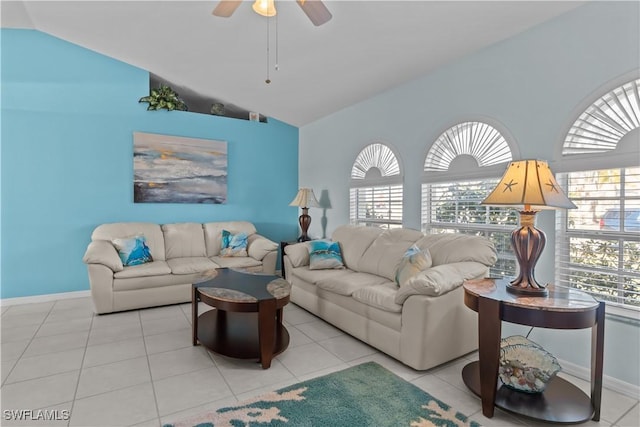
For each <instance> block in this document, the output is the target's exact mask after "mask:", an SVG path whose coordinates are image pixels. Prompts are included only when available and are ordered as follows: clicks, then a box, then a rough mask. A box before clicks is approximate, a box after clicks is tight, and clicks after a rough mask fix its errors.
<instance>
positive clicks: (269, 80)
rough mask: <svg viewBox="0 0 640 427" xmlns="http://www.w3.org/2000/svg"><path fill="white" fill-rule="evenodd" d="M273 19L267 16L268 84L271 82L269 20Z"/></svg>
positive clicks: (266, 81)
mask: <svg viewBox="0 0 640 427" xmlns="http://www.w3.org/2000/svg"><path fill="white" fill-rule="evenodd" d="M270 20H271V19H270V18H267V79H266V80H265V81H264V82H265V83H266V84H269V83H271V79H270V78H269V68H270V66H269V21H270Z"/></svg>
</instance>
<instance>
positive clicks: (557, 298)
mask: <svg viewBox="0 0 640 427" xmlns="http://www.w3.org/2000/svg"><path fill="white" fill-rule="evenodd" d="M507 283H508V280H507V279H475V280H467V281H465V282H464V284H463V287H464V290H465V292H466V293H468V294H471V295H473V296H476V297H484V298H490V299H493V300H496V301H500V302H502V303H503V304H507V305H512V306H515V307H523V308H528V309H537V310H551V311H574V312H575V311H587V310H593V309H595V308H597V307H598V305H599V304H600V303H599V302H598V301H596V299H595V298H593V297H592V296H591V295H589V294H587V293H586V292H582V291H579V290H577V289H570V288H564V287H563V288H560V287H556V286H554V285H553V284H550V285H548V289H549V295H547V296H529V295H516V294H512V293H510V292H509V291H507V289H506V284H507Z"/></svg>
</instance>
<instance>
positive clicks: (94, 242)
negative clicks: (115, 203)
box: [83, 221, 278, 313]
mask: <svg viewBox="0 0 640 427" xmlns="http://www.w3.org/2000/svg"><path fill="white" fill-rule="evenodd" d="M222 230H227V231H229V232H231V233H232V234H235V233H240V232H243V233H246V234H247V236H248V239H247V240H248V245H247V256H240V257H222V256H220V251H221V239H222ZM136 235H143V236H144V237H145V239H146V244H147V246H148V247H149V250H150V252H151V256H152V257H153V261H152V262H148V263H145V264H142V265H134V266H130V267H125V266H123V264H122V261H121V259H120V257H119V256H118V252H117V250H116V248H115V246H114V245H113V241H114V239H119V238H124V237H131V236H136ZM277 253H278V245H277V244H276V243H275V242H272V241H271V240H269V239H267V238H265V237H262V236H260V235H259V234H256V228H255V227H254V225H253V224H252V223H250V222H244V221H233V222H209V223H206V224H200V223H177V224H163V225H159V224H152V223H143V222H123V223H113V224H102V225H100V226H98V227H97V228H96V229H95V230H94V231H93V233H92V234H91V243H89V247H88V248H87V251H86V253H85V255H84V258H83V261H84V262H85V264H87V268H88V270H89V283H90V285H91V296H92V298H93V304H94V308H95V311H96V312H97V313H111V312H113V311H122V310H131V309H135V308H143V307H153V306H157V305H164V304H176V303H182V302H187V301H190V300H191V284H192V283H193V282H194V281H195V280H197V278H198V277H201V274H202V273H203V272H205V271H207V270H212V269H215V268H220V267H235V268H244V269H247V270H250V271H256V272H265V273H269V274H274V272H275V266H276V259H277Z"/></svg>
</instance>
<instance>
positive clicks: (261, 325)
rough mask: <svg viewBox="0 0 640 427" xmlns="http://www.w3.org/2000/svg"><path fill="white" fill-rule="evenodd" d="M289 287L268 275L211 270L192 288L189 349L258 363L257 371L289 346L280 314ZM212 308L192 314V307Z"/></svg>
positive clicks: (276, 277) (232, 270) (267, 366)
mask: <svg viewBox="0 0 640 427" xmlns="http://www.w3.org/2000/svg"><path fill="white" fill-rule="evenodd" d="M290 293H291V285H290V284H289V283H288V282H287V281H286V280H283V279H282V278H280V277H278V276H273V275H267V274H259V273H249V272H246V271H241V270H235V269H230V268H219V269H217V270H215V271H212V272H211V273H210V274H209V275H208V277H203V281H200V282H198V283H194V284H193V287H192V295H191V304H192V306H191V307H192V308H191V310H192V340H193V345H198V342H200V344H202V345H204V346H205V347H207V348H208V349H210V350H211V351H214V352H216V353H219V354H222V355H225V356H229V357H236V358H240V359H259V360H260V363H261V364H262V368H263V369H267V368H269V367H270V366H271V360H272V359H273V357H274V356H276V355H278V354H280V353H282V352H283V351H284V350H285V349H286V348H287V347H288V346H289V332H288V331H287V329H286V328H285V327H284V325H283V324H282V309H283V307H284V306H285V305H287V304H288V303H289V295H290ZM199 301H202V302H204V303H205V304H207V305H209V306H211V307H215V308H216V310H209V311H207V312H205V313H203V314H201V315H198V302H199Z"/></svg>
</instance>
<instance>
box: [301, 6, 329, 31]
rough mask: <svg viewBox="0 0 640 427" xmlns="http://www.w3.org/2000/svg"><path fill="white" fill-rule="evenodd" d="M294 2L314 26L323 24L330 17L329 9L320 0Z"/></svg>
mask: <svg viewBox="0 0 640 427" xmlns="http://www.w3.org/2000/svg"><path fill="white" fill-rule="evenodd" d="M296 2H297V3H298V4H299V5H300V7H301V8H302V10H303V11H304V13H306V14H307V16H308V17H309V19H310V20H311V22H313V25H315V26H316V27H318V26H320V25H322V24H325V23H326V22H327V21H329V20H330V19H331V17H332V15H331V12H329V9H327V7H326V6H325V5H324V3H322V1H320V0H296Z"/></svg>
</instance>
